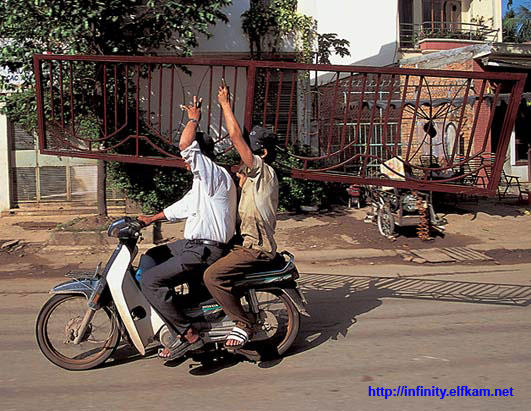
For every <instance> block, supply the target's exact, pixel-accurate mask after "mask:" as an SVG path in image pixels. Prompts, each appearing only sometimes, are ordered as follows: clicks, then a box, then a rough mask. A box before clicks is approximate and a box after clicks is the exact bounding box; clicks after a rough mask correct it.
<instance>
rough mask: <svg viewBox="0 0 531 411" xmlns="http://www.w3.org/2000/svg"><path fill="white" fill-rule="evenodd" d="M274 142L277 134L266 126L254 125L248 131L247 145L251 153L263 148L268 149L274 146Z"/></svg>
mask: <svg viewBox="0 0 531 411" xmlns="http://www.w3.org/2000/svg"><path fill="white" fill-rule="evenodd" d="M276 142H277V136H276V135H275V134H274V133H273V132H272V131H271V130H268V129H267V128H264V127H260V126H254V127H253V129H252V130H251V132H250V133H249V147H250V148H251V151H252V152H253V153H255V152H258V151H260V150H261V149H263V148H266V149H267V150H270V149H271V148H273V147H274V146H275V144H276Z"/></svg>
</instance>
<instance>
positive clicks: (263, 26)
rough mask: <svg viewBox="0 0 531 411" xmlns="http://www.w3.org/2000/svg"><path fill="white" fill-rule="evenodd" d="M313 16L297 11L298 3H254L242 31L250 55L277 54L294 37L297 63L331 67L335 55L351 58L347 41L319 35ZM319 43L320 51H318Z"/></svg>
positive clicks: (291, 0)
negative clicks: (246, 38)
mask: <svg viewBox="0 0 531 411" xmlns="http://www.w3.org/2000/svg"><path fill="white" fill-rule="evenodd" d="M316 27H317V22H316V21H315V19H313V17H311V16H306V15H304V14H301V13H298V12H297V0H272V1H269V2H264V1H263V0H258V1H251V4H250V8H249V10H247V11H245V12H244V13H243V14H242V29H243V32H244V33H245V34H246V35H247V37H248V38H249V44H250V46H251V56H252V57H253V58H256V59H261V58H262V53H263V51H264V50H267V51H268V52H270V53H272V54H275V53H276V52H277V51H278V48H279V47H280V45H281V44H282V41H283V40H284V39H286V38H290V37H291V38H292V39H293V41H294V45H295V49H296V50H297V61H299V62H301V63H312V62H314V56H315V60H316V62H317V63H321V64H330V55H331V53H332V52H334V53H336V54H339V55H340V56H341V57H344V56H349V55H350V52H349V50H348V47H349V46H350V43H349V42H348V40H344V39H338V38H337V34H335V33H326V34H321V35H319V34H318V33H317V29H316ZM316 42H317V50H315V48H316V47H315V46H316Z"/></svg>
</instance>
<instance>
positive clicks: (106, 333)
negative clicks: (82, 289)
mask: <svg viewBox="0 0 531 411" xmlns="http://www.w3.org/2000/svg"><path fill="white" fill-rule="evenodd" d="M87 309H88V306H87V299H86V298H85V297H84V296H83V295H80V294H58V295H54V296H53V297H52V298H50V299H49V300H48V301H47V302H46V303H45V304H44V306H43V307H42V309H41V311H40V312H39V315H38V317H37V325H36V334H37V344H38V345H39V348H40V350H41V352H42V353H43V354H44V356H45V357H46V358H47V359H48V360H50V361H51V362H53V363H54V364H56V365H58V366H59V367H61V368H65V369H67V370H88V369H90V368H94V367H96V366H98V365H100V364H102V363H103V362H104V361H106V360H107V359H108V358H109V357H110V356H111V355H112V353H113V352H114V350H115V349H116V347H117V346H118V343H119V342H120V330H119V328H118V325H117V321H116V317H115V314H114V312H112V311H111V310H110V309H109V308H108V307H103V308H101V309H99V310H97V311H96V312H95V314H94V317H93V318H92V320H91V322H90V323H89V325H88V326H87V329H86V332H85V335H84V336H83V338H82V339H81V341H80V343H79V344H74V339H75V338H76V335H77V331H78V329H79V326H80V325H81V321H82V320H83V317H84V315H85V312H86V311H87Z"/></svg>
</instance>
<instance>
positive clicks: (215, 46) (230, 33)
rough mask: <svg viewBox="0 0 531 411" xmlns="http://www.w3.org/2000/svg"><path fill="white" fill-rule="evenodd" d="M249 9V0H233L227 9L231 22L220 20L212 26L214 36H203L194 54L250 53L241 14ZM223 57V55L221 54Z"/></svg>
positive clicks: (226, 12)
mask: <svg viewBox="0 0 531 411" xmlns="http://www.w3.org/2000/svg"><path fill="white" fill-rule="evenodd" d="M247 9H249V0H233V1H232V5H231V6H229V7H227V8H226V9H225V14H226V15H227V17H228V19H229V22H228V23H227V24H225V23H223V22H218V23H217V24H216V25H215V26H213V27H211V28H210V32H211V33H212V37H211V38H210V39H207V38H206V37H205V36H201V38H200V44H199V47H197V48H196V49H194V54H195V55H197V54H210V53H226V54H233V53H249V42H248V40H247V37H246V36H245V33H244V32H243V30H242V22H241V15H242V13H243V12H244V11H246V10H247ZM219 57H220V58H223V55H220V56H219Z"/></svg>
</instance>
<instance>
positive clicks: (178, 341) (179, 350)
mask: <svg viewBox="0 0 531 411" xmlns="http://www.w3.org/2000/svg"><path fill="white" fill-rule="evenodd" d="M203 345H205V342H204V341H203V340H202V339H201V337H199V338H198V339H197V341H195V342H193V343H191V342H189V341H187V340H186V339H185V338H184V337H181V336H178V335H177V336H175V337H174V339H173V341H172V342H171V343H170V345H169V346H168V347H164V348H161V349H160V350H159V353H158V357H159V358H160V359H161V360H164V361H173V360H175V359H177V358H179V357H182V356H183V355H184V354H186V353H187V352H188V351H191V350H197V349H199V348H201V347H202V346H203ZM165 349H167V350H168V351H169V352H170V353H169V355H168V356H163V355H161V354H162V352H163V351H164V350H165Z"/></svg>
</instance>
